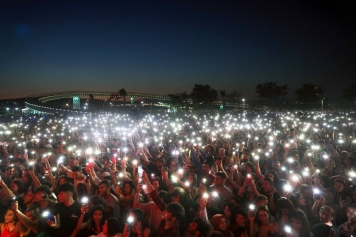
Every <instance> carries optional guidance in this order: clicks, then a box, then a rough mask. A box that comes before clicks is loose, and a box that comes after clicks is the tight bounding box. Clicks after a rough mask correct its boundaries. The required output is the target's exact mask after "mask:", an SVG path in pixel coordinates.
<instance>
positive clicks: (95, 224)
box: [70, 204, 106, 237]
mask: <svg viewBox="0 0 356 237" xmlns="http://www.w3.org/2000/svg"><path fill="white" fill-rule="evenodd" d="M88 211H89V207H88V205H86V204H83V205H82V207H81V214H80V217H79V220H78V223H77V227H76V228H75V229H74V231H73V232H72V234H71V235H70V237H75V236H76V235H77V234H78V232H79V231H80V230H82V229H86V232H85V235H84V236H92V235H97V234H99V233H101V232H102V231H103V229H102V226H103V225H104V222H105V219H106V218H105V209H104V206H103V205H100V204H99V205H96V206H95V207H94V208H93V209H92V210H91V211H90V219H89V220H88V221H86V222H84V223H83V219H84V215H85V213H86V212H88Z"/></svg>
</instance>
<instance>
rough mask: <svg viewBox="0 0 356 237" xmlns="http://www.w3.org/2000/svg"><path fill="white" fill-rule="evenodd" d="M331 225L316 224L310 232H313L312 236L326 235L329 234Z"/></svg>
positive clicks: (321, 236)
mask: <svg viewBox="0 0 356 237" xmlns="http://www.w3.org/2000/svg"><path fill="white" fill-rule="evenodd" d="M330 229H331V226H328V225H327V224H321V223H320V224H316V225H314V226H313V228H312V230H311V232H312V233H313V235H314V237H326V236H329V232H330Z"/></svg>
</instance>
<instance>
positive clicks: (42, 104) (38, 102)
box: [25, 91, 249, 114]
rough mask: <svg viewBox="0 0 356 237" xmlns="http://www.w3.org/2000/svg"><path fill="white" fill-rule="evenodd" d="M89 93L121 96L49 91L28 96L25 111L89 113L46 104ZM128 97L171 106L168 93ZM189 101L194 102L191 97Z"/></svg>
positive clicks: (110, 94)
mask: <svg viewBox="0 0 356 237" xmlns="http://www.w3.org/2000/svg"><path fill="white" fill-rule="evenodd" d="M89 94H91V95H93V96H94V98H96V99H102V100H107V99H108V98H109V99H114V98H115V97H117V96H119V95H118V93H117V92H96V91H65V92H56V93H47V94H39V95H31V96H28V97H26V100H25V106H26V108H25V111H28V112H30V113H49V114H58V113H75V114H80V113H82V114H83V113H89V112H90V111H86V110H83V109H80V106H79V107H77V108H76V109H70V108H66V109H64V108H55V107H52V106H49V105H46V102H48V101H53V100H60V99H66V98H67V99H72V98H75V97H80V98H81V99H89ZM126 97H127V98H128V104H132V102H133V101H134V100H137V99H138V100H149V101H154V102H153V103H154V105H155V106H162V107H167V109H168V107H169V101H170V98H169V97H168V95H158V94H148V93H138V92H127V95H126ZM188 103H189V104H190V103H192V101H191V100H190V99H189V100H188ZM225 104H226V106H229V107H232V108H236V109H245V108H246V109H247V108H249V105H247V104H246V105H245V104H242V103H230V102H226V103H225ZM213 105H218V106H219V105H222V102H221V101H215V102H213Z"/></svg>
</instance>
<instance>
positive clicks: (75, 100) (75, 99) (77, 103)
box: [73, 96, 80, 109]
mask: <svg viewBox="0 0 356 237" xmlns="http://www.w3.org/2000/svg"><path fill="white" fill-rule="evenodd" d="M73 109H80V97H79V96H73Z"/></svg>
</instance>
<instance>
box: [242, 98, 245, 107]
mask: <svg viewBox="0 0 356 237" xmlns="http://www.w3.org/2000/svg"><path fill="white" fill-rule="evenodd" d="M242 108H243V109H245V98H243V99H242Z"/></svg>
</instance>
